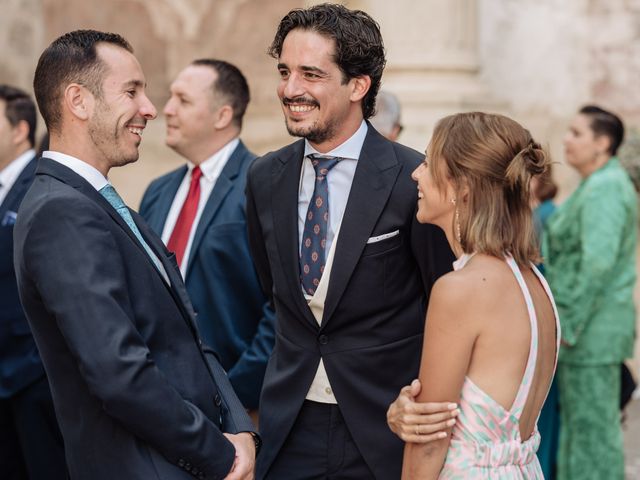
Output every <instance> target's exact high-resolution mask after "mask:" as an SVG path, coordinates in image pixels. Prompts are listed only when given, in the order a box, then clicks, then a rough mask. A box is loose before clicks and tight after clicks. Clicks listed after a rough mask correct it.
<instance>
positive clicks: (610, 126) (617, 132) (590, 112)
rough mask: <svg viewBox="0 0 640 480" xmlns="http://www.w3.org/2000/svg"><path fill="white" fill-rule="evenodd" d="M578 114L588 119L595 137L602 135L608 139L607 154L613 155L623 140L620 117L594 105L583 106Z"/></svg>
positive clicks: (622, 125) (622, 127) (622, 126)
mask: <svg viewBox="0 0 640 480" xmlns="http://www.w3.org/2000/svg"><path fill="white" fill-rule="evenodd" d="M579 113H581V114H582V115H585V116H587V117H589V120H590V126H591V130H592V131H593V133H594V135H595V136H596V137H599V136H601V135H604V136H606V137H607V138H609V154H610V155H615V154H616V153H617V152H618V148H619V147H620V145H621V144H622V141H623V140H624V124H623V123H622V120H620V117H618V116H617V115H616V114H615V113H611V112H608V111H607V110H604V109H603V108H600V107H598V106H596V105H585V106H584V107H582V108H581V109H580V111H579Z"/></svg>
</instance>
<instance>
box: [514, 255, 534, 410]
mask: <svg viewBox="0 0 640 480" xmlns="http://www.w3.org/2000/svg"><path fill="white" fill-rule="evenodd" d="M506 260H507V264H508V265H509V267H511V270H512V271H513V274H514V275H515V277H516V280H517V281H518V285H519V286H520V289H521V290H522V294H523V296H524V300H525V303H526V305H527V311H528V312H529V323H530V325H531V345H530V346H529V358H528V359H527V367H526V368H525V371H524V376H523V377H522V382H521V383H520V387H519V388H518V393H517V395H516V399H515V400H514V402H513V405H512V407H511V412H510V413H511V414H512V415H514V416H515V417H516V418H517V419H518V420H519V419H520V415H521V414H522V410H523V409H524V405H525V403H526V401H527V397H528V396H529V390H530V389H531V382H532V380H533V374H534V372H535V368H536V360H537V358H538V318H537V316H536V309H535V307H534V306H533V299H532V298H531V293H530V292H529V288H528V287H527V284H526V282H525V281H524V277H523V276H522V272H521V271H520V268H519V267H518V264H517V263H516V261H515V260H514V259H513V257H512V256H511V255H507V256H506Z"/></svg>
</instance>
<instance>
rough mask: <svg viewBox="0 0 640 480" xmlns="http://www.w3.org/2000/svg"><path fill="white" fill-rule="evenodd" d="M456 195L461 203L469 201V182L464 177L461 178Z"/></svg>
mask: <svg viewBox="0 0 640 480" xmlns="http://www.w3.org/2000/svg"><path fill="white" fill-rule="evenodd" d="M458 197H459V198H461V199H462V203H467V202H468V201H469V184H468V183H467V180H466V179H464V178H463V179H462V185H460V191H459V192H458Z"/></svg>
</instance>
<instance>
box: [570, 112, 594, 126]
mask: <svg viewBox="0 0 640 480" xmlns="http://www.w3.org/2000/svg"><path fill="white" fill-rule="evenodd" d="M571 126H572V127H573V128H575V129H577V130H591V119H590V118H589V117H588V116H587V115H584V114H582V113H579V114H578V115H576V116H575V117H574V118H573V120H572V121H571Z"/></svg>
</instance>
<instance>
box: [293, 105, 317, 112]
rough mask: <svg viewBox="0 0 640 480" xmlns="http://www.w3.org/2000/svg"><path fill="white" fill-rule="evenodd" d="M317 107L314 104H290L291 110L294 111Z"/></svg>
mask: <svg viewBox="0 0 640 480" xmlns="http://www.w3.org/2000/svg"><path fill="white" fill-rule="evenodd" d="M314 108H315V107H314V106H312V105H289V110H291V111H292V112H298V113H300V112H310V111H311V110H313V109H314Z"/></svg>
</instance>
